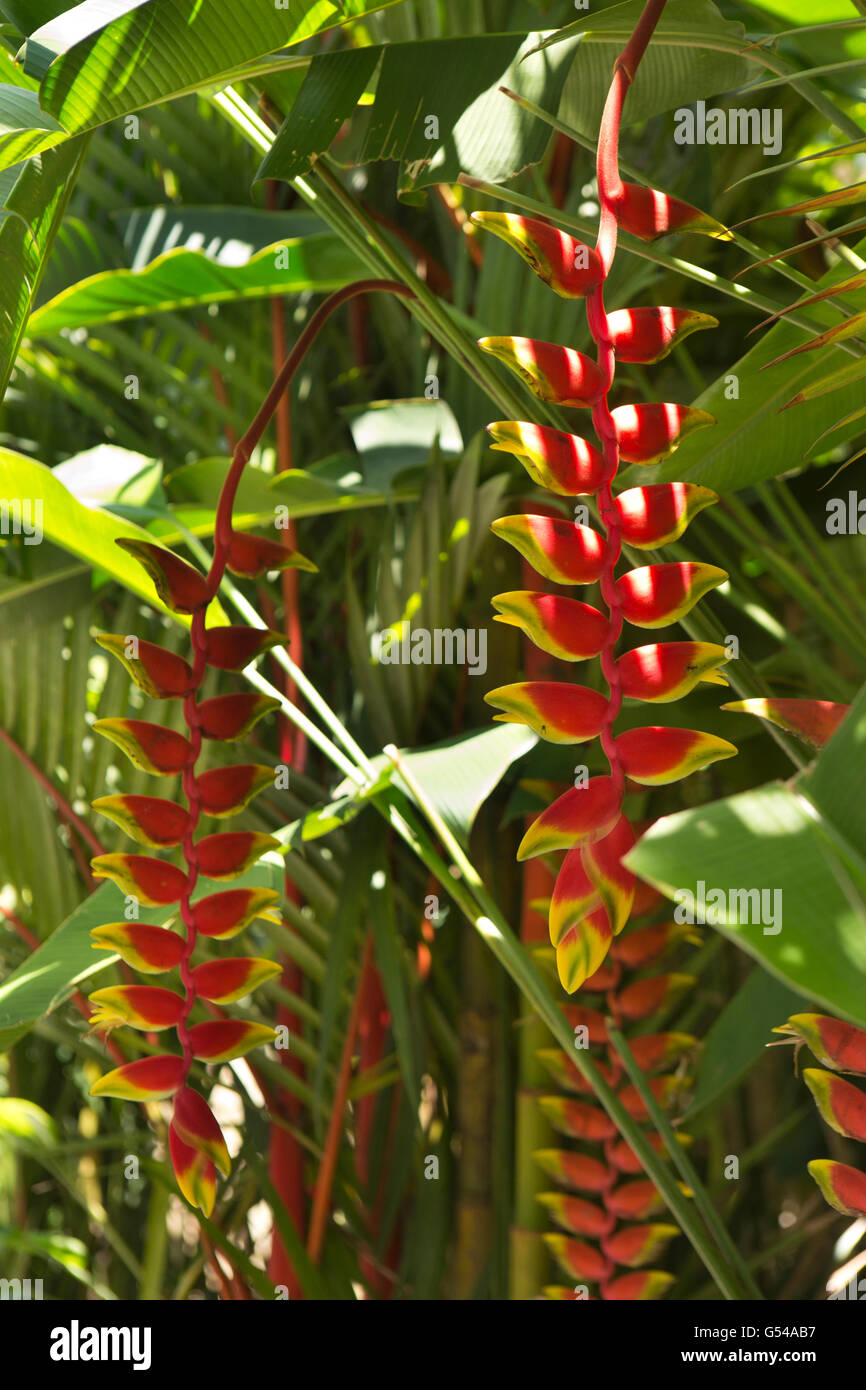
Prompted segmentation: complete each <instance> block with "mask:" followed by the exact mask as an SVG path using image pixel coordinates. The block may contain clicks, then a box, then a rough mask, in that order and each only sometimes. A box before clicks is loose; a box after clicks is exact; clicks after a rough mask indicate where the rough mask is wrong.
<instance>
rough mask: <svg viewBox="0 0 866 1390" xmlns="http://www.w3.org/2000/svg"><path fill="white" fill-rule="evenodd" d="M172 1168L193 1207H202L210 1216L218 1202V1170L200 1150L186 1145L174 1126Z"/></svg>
mask: <svg viewBox="0 0 866 1390" xmlns="http://www.w3.org/2000/svg"><path fill="white" fill-rule="evenodd" d="M168 1145H169V1152H170V1154H171V1166H172V1168H173V1169H174V1175H175V1177H176V1178H177V1185H178V1187H179V1188H180V1190H181V1192H182V1193H183V1195H184V1197H185V1198H186V1200H187V1201H188V1202H189V1204H190V1206H191V1207H200V1208H201V1210H202V1211H203V1212H204V1214H205V1216H210V1214H211V1212H212V1211H213V1208H214V1202H215V1201H216V1169H215V1168H214V1165H213V1164H212V1163H211V1161H210V1159H209V1158H207V1157H205V1155H204V1154H203V1153H200V1152H199V1150H198V1149H194V1148H192V1146H191V1145H190V1144H185V1143H184V1141H183V1140H182V1139H181V1137H180V1135H179V1134H178V1132H177V1130H176V1129H175V1127H174V1125H173V1124H170V1125H169V1127H168Z"/></svg>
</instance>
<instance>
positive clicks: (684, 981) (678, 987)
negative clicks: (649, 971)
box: [617, 971, 696, 1023]
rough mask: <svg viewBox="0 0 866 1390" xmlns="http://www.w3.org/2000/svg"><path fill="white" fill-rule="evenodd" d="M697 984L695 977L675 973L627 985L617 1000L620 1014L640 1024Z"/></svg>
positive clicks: (629, 1020)
mask: <svg viewBox="0 0 866 1390" xmlns="http://www.w3.org/2000/svg"><path fill="white" fill-rule="evenodd" d="M695 983H696V981H695V977H694V975H682V974H680V973H679V972H678V971H674V972H672V973H671V974H668V975H652V976H651V977H650V978H649V979H648V980H635V981H634V982H633V983H632V984H630V985H626V987H625V989H624V990H623V991H622V992H621V993H620V994H619V996H618V998H617V1006H618V1008H619V1012H620V1014H621V1015H622V1017H623V1018H624V1019H626V1020H627V1021H628V1022H629V1023H638V1022H640V1020H641V1019H644V1018H649V1017H650V1016H651V1015H652V1014H654V1013H657V1012H658V1010H659V1009H660V1008H662V1007H663V1006H664V1005H667V1004H671V1003H673V1001H674V1000H675V999H679V997H680V995H682V994H685V993H686V991H687V990H690V989H691V988H692V986H693V985H694V984H695Z"/></svg>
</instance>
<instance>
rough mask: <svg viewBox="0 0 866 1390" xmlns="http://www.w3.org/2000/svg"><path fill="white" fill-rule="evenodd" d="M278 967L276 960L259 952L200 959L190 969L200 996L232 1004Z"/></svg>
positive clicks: (273, 972)
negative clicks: (256, 954)
mask: <svg viewBox="0 0 866 1390" xmlns="http://www.w3.org/2000/svg"><path fill="white" fill-rule="evenodd" d="M281 971H282V966H281V965H280V964H279V962H278V961H273V960H264V959H263V958H261V957H259V956H223V957H222V959H220V960H206V961H202V963H201V965H197V966H196V967H195V969H194V970H193V972H192V978H193V982H194V984H195V992H196V994H197V995H198V997H199V998H201V999H211V1000H212V1001H213V1002H214V1003H215V1004H232V1003H234V1001H235V1000H236V999H243V998H244V996H245V995H247V994H252V992H253V990H254V989H257V988H258V987H259V985H263V984H264V982H265V980H272V979H273V978H274V976H275V975H279V974H280V973H281Z"/></svg>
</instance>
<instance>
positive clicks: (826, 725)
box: [722, 699, 851, 748]
mask: <svg viewBox="0 0 866 1390" xmlns="http://www.w3.org/2000/svg"><path fill="white" fill-rule="evenodd" d="M850 708H851V706H850V705H836V704H834V703H833V701H832V700H784V699H779V700H763V699H754V700H731V701H730V702H729V703H728V704H726V705H722V709H727V710H731V711H732V712H735V713H741V714H756V715H757V716H758V718H759V719H767V720H769V722H770V723H771V724H777V725H778V726H779V728H780V729H784V730H785V732H786V733H789V734H793V735H794V737H795V738H799V739H802V740H803V742H804V743H808V744H809V746H810V747H811V748H823V747H824V744H825V743H826V742H827V741H828V739H830V738H831V737H832V736H833V734H835V732H836V730H837V729H838V727H839V725H840V724H841V723H842V720H843V719H844V718H845V715H846V714H847V713H848V711H849V709H850Z"/></svg>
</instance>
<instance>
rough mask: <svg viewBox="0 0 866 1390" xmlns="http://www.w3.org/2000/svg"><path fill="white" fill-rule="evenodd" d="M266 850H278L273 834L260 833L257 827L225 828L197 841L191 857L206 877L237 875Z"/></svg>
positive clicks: (278, 844) (277, 842) (217, 877)
mask: <svg viewBox="0 0 866 1390" xmlns="http://www.w3.org/2000/svg"><path fill="white" fill-rule="evenodd" d="M269 849H275V850H280V849H282V845H281V844H280V842H279V840H278V839H276V837H275V836H274V835H263V834H262V833H261V832H260V831H257V830H229V831H226V832H225V833H222V834H218V835H206V836H205V838H204V839H203V840H199V841H198V842H197V844H196V846H195V857H196V863H197V864H198V867H199V869H200V871H201V872H202V873H203V874H204V875H205V877H206V878H215V879H223V878H239V877H240V875H241V874H243V873H246V871H247V869H250V868H252V866H253V864H255V862H256V860H257V859H261V857H262V855H263V854H265V853H266V852H267V850H269Z"/></svg>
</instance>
